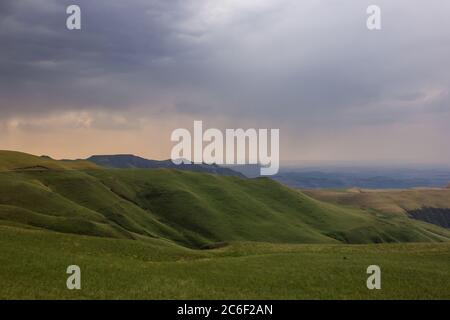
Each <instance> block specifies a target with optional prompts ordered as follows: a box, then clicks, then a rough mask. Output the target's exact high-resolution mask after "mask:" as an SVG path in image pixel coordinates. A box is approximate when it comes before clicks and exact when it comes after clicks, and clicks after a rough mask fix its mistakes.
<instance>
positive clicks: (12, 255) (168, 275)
mask: <svg viewBox="0 0 450 320" xmlns="http://www.w3.org/2000/svg"><path fill="white" fill-rule="evenodd" d="M0 252H1V254H0V283H1V284H0V299H450V289H449V286H448V279H449V278H450V243H426V244H378V245H374V244H370V245H356V246H355V245H353V246H349V245H342V244H341V245H333V244H312V245H283V244H278V245H277V244H263V243H232V244H231V245H230V246H227V247H225V248H221V249H216V250H198V251H196V250H189V249H186V248H182V247H179V246H176V245H173V244H170V243H168V242H163V241H159V240H151V239H149V240H146V241H131V240H124V239H111V238H99V237H88V236H78V235H68V234H62V233H56V232H49V231H43V230H24V229H21V228H17V227H11V226H9V227H7V226H1V225H0ZM72 264H76V265H78V266H80V268H81V290H72V291H71V290H68V289H67V288H66V279H67V277H68V275H67V274H66V269H67V267H68V266H69V265H72ZM372 264H377V265H379V266H380V267H381V270H382V284H381V286H382V289H381V290H368V289H367V288H366V279H367V276H368V275H367V274H366V269H367V267H368V266H369V265H372Z"/></svg>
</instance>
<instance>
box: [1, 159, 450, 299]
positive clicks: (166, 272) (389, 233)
mask: <svg viewBox="0 0 450 320" xmlns="http://www.w3.org/2000/svg"><path fill="white" fill-rule="evenodd" d="M0 168H1V169H0V252H1V253H2V254H1V255H0V283H1V285H0V299H1V298H6V299H11V298H27V299H30V298H96V299H102V298H127V299H129V298H139V299H143V298H145V299H177V298H180V299H182V298H185V299H193V298H206V299H210V298H216V299H221V298H224V299H240V298H241V299H251V298H253V299H283V298H284V299H286V298H287V299H296V298H298V299H300V298H309V299H320V298H325V299H327V298H334V299H337V298H342V299H349V298H356V299H365V298H376V299H388V298H450V292H449V290H448V286H447V285H446V284H447V283H446V279H448V277H449V270H450V268H449V267H450V265H449V263H450V245H449V244H450V242H449V240H450V231H448V230H446V229H444V228H439V227H437V226H433V225H431V224H427V223H423V222H420V221H415V220H411V219H409V218H408V217H407V216H406V215H405V214H401V213H396V212H390V211H386V212H383V211H380V210H374V209H367V210H364V209H361V208H360V207H356V206H348V205H341V204H337V203H329V202H324V201H321V200H318V199H314V198H313V197H311V196H309V195H306V194H304V193H302V192H298V191H297V190H293V189H290V188H288V187H286V186H283V185H281V184H279V183H278V182H275V181H273V180H271V179H267V178H258V179H241V178H238V177H225V176H218V175H210V174H202V173H195V172H187V171H177V170H172V169H104V168H101V167H97V166H95V165H92V164H90V163H86V162H83V161H80V162H70V161H56V160H52V159H48V158H42V157H35V156H30V155H26V154H21V153H14V152H0ZM387 242H424V243H423V244H418V243H413V244H377V245H376V244H374V243H387ZM425 242H428V243H425ZM225 244H226V245H225ZM348 244H365V245H357V246H350V245H348ZM200 248H203V249H204V248H215V249H214V250H198V249H200ZM71 264H77V265H79V266H80V267H81V268H82V279H83V280H82V281H83V282H82V283H83V284H82V288H83V289H82V290H81V291H75V292H74V291H69V290H67V289H66V287H65V280H66V277H67V274H66V273H65V270H66V268H67V266H68V265H71ZM370 264H379V265H380V266H381V267H382V269H383V270H387V272H386V275H385V276H384V278H383V279H385V280H383V281H384V282H383V290H382V291H377V292H373V291H368V290H367V288H366V287H365V279H366V276H367V275H366V273H365V269H366V268H367V266H368V265H370Z"/></svg>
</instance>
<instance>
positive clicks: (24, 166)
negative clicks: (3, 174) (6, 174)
mask: <svg viewBox="0 0 450 320" xmlns="http://www.w3.org/2000/svg"><path fill="white" fill-rule="evenodd" d="M95 168H98V166H97V165H96V164H94V163H92V162H89V161H85V160H63V161H57V160H53V159H50V158H48V157H38V156H33V155H31V154H27V153H22V152H16V151H5V150H0V171H9V170H81V169H95Z"/></svg>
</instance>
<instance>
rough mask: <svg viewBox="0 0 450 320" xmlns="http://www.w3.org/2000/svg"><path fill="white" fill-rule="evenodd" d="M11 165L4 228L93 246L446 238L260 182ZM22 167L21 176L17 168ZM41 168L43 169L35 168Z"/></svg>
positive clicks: (447, 234) (4, 178) (400, 219)
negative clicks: (84, 239) (34, 230)
mask: <svg viewBox="0 0 450 320" xmlns="http://www.w3.org/2000/svg"><path fill="white" fill-rule="evenodd" d="M11 157H15V158H18V159H24V160H22V162H21V163H20V166H15V165H13V164H9V168H14V170H12V171H11V170H9V171H3V172H0V223H3V224H5V223H9V224H11V223H14V224H20V225H25V226H32V227H38V228H43V229H48V230H53V231H59V232H65V233H73V234H83V235H93V236H102V237H113V238H128V239H141V238H157V239H165V240H168V241H173V242H175V243H178V244H181V245H185V246H188V247H195V248H199V247H202V246H205V245H211V244H214V243H220V242H230V241H265V242H272V243H339V242H344V243H380V242H413V241H414V242H422V241H448V240H449V239H450V231H448V230H445V229H442V228H438V227H435V226H432V225H430V224H425V223H420V222H417V221H413V220H410V219H408V218H407V217H405V216H399V215H394V214H379V213H378V212H371V211H366V210H361V209H358V208H346V207H341V206H339V205H335V204H330V203H325V202H322V201H319V200H315V199H313V198H311V197H309V196H307V195H305V194H303V193H301V192H297V191H295V190H293V189H290V188H288V187H285V186H283V185H281V184H279V183H278V182H275V181H273V180H270V179H268V178H258V179H240V178H237V177H225V176H217V175H210V174H201V173H194V172H187V171H177V170H169V169H155V170H145V169H126V170H117V169H100V168H96V169H84V170H73V167H71V166H69V165H67V163H65V162H63V163H59V162H58V161H55V160H46V159H44V160H42V159H41V158H39V157H27V156H26V155H20V154H10V153H7V157H5V158H6V160H2V162H1V163H7V162H8V161H9V159H10V158H11ZM33 161H36V162H33ZM42 161H43V162H42ZM25 163H26V165H27V166H28V167H27V168H21V167H22V166H23V164H25ZM44 163H45V164H47V165H46V168H45V169H43V168H41V167H38V165H37V164H39V166H41V165H43V164H44ZM29 167H33V168H34V169H33V170H29V169H28V168H29ZM87 168H90V167H89V166H87ZM64 169H66V170H64Z"/></svg>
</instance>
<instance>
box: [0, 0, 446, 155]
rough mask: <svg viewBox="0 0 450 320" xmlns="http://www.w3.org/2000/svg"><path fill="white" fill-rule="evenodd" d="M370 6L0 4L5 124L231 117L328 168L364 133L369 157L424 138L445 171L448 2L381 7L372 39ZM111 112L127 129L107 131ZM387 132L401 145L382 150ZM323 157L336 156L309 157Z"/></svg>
mask: <svg viewBox="0 0 450 320" xmlns="http://www.w3.org/2000/svg"><path fill="white" fill-rule="evenodd" d="M71 4H77V5H79V6H80V7H81V10H82V30H80V31H69V30H67V29H66V27H65V21H66V18H67V15H66V13H65V10H66V8H67V6H68V5H71ZM370 4H373V1H360V0H349V1H317V0H306V1H294V0H241V1H238V0H223V1H208V0H184V1H182V0H175V1H163V0H160V1H144V0H132V1H119V0H97V1H88V0H80V1H61V0H45V1H44V0H23V1H14V0H3V1H2V2H1V3H0V43H1V49H0V112H1V115H2V120H0V121H8V119H16V121H19V120H17V119H22V118H24V119H34V118H36V117H37V118H39V117H40V118H47V119H52V118H51V117H52V116H53V115H54V114H61V113H65V114H73V113H75V114H77V112H79V113H80V114H83V115H85V113H86V112H87V113H88V114H89V115H90V116H92V117H94V120H89V121H87V123H88V125H90V126H94V127H95V126H97V127H98V129H102V128H105V127H108V124H110V125H111V129H115V128H117V127H119V129H118V130H121V129H123V128H125V129H127V128H132V127H140V126H145V123H142V121H141V120H142V119H143V118H146V117H149V118H155V117H165V118H167V119H170V118H171V117H174V118H178V117H183V118H188V119H189V118H192V119H200V120H201V119H225V120H224V123H226V125H227V126H233V124H236V125H235V127H237V126H242V125H245V124H247V125H248V126H250V127H252V126H254V125H259V124H261V125H265V126H268V127H274V128H283V129H285V130H284V132H285V135H284V137H285V139H286V141H287V142H285V144H288V143H289V144H291V143H293V141H297V142H298V141H299V140H301V139H304V140H303V142H299V144H298V148H299V149H301V150H299V151H298V152H299V153H300V152H303V154H304V155H307V156H308V154H309V153H310V155H309V157H315V158H317V157H321V155H323V156H325V157H326V158H327V159H333V157H338V158H343V157H345V154H349V155H354V154H357V153H361V151H362V150H364V145H365V143H364V142H363V141H360V140H359V139H360V137H361V133H363V135H364V136H365V137H366V139H367V140H366V142H367V141H371V143H372V144H375V145H378V146H379V148H380V149H379V150H378V151H374V153H373V154H372V155H371V157H372V158H373V157H374V156H376V152H379V153H380V156H379V157H380V158H383V157H384V154H382V153H383V152H388V154H389V156H390V157H394V158H395V157H400V156H401V155H405V157H407V158H414V157H415V153H414V152H413V150H414V148H417V147H416V146H413V144H414V143H415V142H414V141H417V135H419V134H424V136H426V137H428V138H427V139H430V140H431V141H432V142H433V143H434V145H435V146H436V147H435V148H434V149H433V148H432V149H431V150H430V149H429V146H427V149H426V150H422V151H418V152H426V153H427V156H426V157H424V156H423V155H420V156H419V157H418V158H421V159H422V158H423V159H422V160H432V159H435V158H437V157H440V158H442V157H443V158H444V159H446V160H450V152H447V151H446V152H444V153H442V147H443V146H444V149H446V150H448V149H449V148H448V147H449V145H448V143H446V141H447V140H448V136H449V134H450V129H448V127H450V126H447V125H446V124H445V123H448V121H449V120H450V110H449V107H450V105H449V100H450V99H449V87H450V86H449V84H450V73H449V71H448V70H449V64H450V41H449V40H450V22H449V21H450V20H449V19H448V16H449V12H450V3H448V2H447V1H442V0H431V1H427V2H426V3H425V2H423V1H407V0H401V1H400V0H399V1H395V2H394V1H388V0H379V1H376V4H377V5H379V6H380V7H381V10H382V30H379V31H369V30H368V29H367V28H366V19H367V14H366V8H367V7H368V6H369V5H370ZM108 113H114V114H117V116H116V117H119V119H122V118H120V117H123V120H120V121H118V122H114V121H108V120H105V119H104V118H105V117H104V114H108ZM96 115H101V116H99V117H96ZM88 117H89V116H88ZM65 119H66V120H65V121H66V122H67V119H71V118H70V117H69V118H67V117H66V118H65ZM83 119H84V118H83ZM99 119H100V120H99ZM22 121H25V120H22ZM29 121H31V120H29ZM33 121H34V120H33ZM33 121H31V122H33ZM76 121H78V122H79V121H80V120H76ZM83 121H84V120H83ZM83 121H82V123H85V122H83ZM211 121H214V120H211ZM25 122H26V121H25ZM38 122H39V121H38ZM66 122H65V123H66ZM19 123H21V122H20V121H19ZM44 123H48V121H47V122H45V121H44ZM211 125H214V123H211ZM218 125H219V124H218ZM409 125H411V126H409ZM16 127H17V126H16ZM19 127H20V126H19ZM31 127H32V128H34V129H33V130H34V131H36V130H39V129H38V128H37V127H36V126H34V125H31ZM31 127H30V124H29V123H25V124H24V125H22V127H21V128H23V130H26V128H31ZM122 127H123V128H122ZM387 128H388V129H389V130H390V131H389V132H390V134H394V133H396V134H401V135H404V136H402V137H401V138H398V137H397V138H394V141H395V145H390V146H386V148H383V147H382V145H383V142H384V141H385V140H386V139H388V138H387V137H385V136H384V135H383V133H386V132H387V131H386V130H388V129H387ZM29 130H30V131H31V129H29ZM408 130H410V131H411V132H409V131H408ZM418 130H419V131H420V130H423V132H418ZM358 135H359V137H355V136H358ZM282 137H283V134H282ZM333 138H335V139H341V140H340V141H341V142H342V141H343V142H342V144H339V143H336V142H335V144H334V145H339V146H340V148H341V150H342V154H339V155H336V154H335V153H329V152H330V150H333V148H332V147H330V146H329V145H328V144H327V143H326V141H329V140H331V139H333ZM427 139H424V143H427V141H428V140H427ZM436 139H437V140H436ZM317 145H319V146H320V148H321V149H323V150H325V149H326V150H328V151H327V152H323V151H321V152H313V151H312V149H314V148H317ZM396 145H398V150H397V151H395V149H396V147H395V146H396ZM406 145H409V146H410V149H407V150H401V147H404V146H406ZM313 146H315V147H314V148H313ZM381 149H384V150H381ZM362 152H363V153H364V151H362ZM286 158H290V159H300V158H302V156H301V155H296V154H295V153H289V155H287V156H286ZM440 160H442V159H440Z"/></svg>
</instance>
